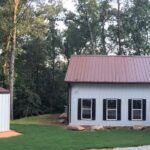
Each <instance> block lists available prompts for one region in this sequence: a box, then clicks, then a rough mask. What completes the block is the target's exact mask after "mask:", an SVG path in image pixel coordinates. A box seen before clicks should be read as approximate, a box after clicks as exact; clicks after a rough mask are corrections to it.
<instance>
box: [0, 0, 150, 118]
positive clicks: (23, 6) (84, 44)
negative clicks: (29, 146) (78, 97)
mask: <svg viewBox="0 0 150 150" xmlns="http://www.w3.org/2000/svg"><path fill="white" fill-rule="evenodd" d="M15 2H18V5H17V9H16V22H15V21H14V12H15V11H14V8H15V6H16V3H15ZM74 3H75V7H76V12H71V11H68V10H66V9H65V8H63V4H62V2H61V0H52V1H50V2H48V3H44V2H43V1H42V0H38V1H37V0H35V1H34V0H8V1H7V2H6V1H0V19H1V22H0V49H2V53H1V54H0V86H3V87H5V88H11V82H10V81H11V79H12V77H13V81H14V91H13V93H14V95H13V102H14V104H13V106H14V108H13V109H14V117H15V118H20V117H23V116H30V115H37V114H44V113H58V112H62V111H63V110H64V105H65V104H66V102H67V85H66V84H65V83H64V77H65V73H66V69H67V66H68V63H69V58H70V56H71V55H72V54H74V53H77V54H105V55H108V54H116V55H149V53H150V1H149V0H113V1H112V0H76V1H75V2H74ZM59 22H63V23H64V24H65V26H66V29H64V30H63V31H62V30H60V28H59V27H58V24H59ZM15 27H16V35H17V36H16V43H15V42H14V36H13V35H15V34H14V31H15ZM14 44H16V45H14ZM14 46H15V47H14ZM12 56H13V57H14V67H15V71H14V75H12V67H13V65H12V64H13V63H12V58H13V57H12Z"/></svg>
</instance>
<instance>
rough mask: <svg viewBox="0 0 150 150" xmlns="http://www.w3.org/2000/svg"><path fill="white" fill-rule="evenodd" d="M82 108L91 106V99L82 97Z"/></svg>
mask: <svg viewBox="0 0 150 150" xmlns="http://www.w3.org/2000/svg"><path fill="white" fill-rule="evenodd" d="M82 108H91V100H90V99H83V101H82Z"/></svg>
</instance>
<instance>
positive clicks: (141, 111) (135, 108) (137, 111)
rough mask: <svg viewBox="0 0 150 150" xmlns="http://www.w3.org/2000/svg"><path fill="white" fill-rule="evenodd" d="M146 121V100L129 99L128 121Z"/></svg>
mask: <svg viewBox="0 0 150 150" xmlns="http://www.w3.org/2000/svg"><path fill="white" fill-rule="evenodd" d="M145 119H146V100H145V99H129V120H145Z"/></svg>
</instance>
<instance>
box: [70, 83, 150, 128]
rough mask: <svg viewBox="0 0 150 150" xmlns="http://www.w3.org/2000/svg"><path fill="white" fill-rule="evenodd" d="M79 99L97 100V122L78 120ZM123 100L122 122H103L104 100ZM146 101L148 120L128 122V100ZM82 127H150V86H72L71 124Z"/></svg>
mask: <svg viewBox="0 0 150 150" xmlns="http://www.w3.org/2000/svg"><path fill="white" fill-rule="evenodd" d="M78 98H95V99H96V120H89V121H86V120H78V119H77V110H78V109H77V107H78V106H77V105H78ZM105 98H118V99H121V107H122V108H121V121H103V99H105ZM131 98H142V99H146V107H147V109H146V110H147V113H146V120H145V121H129V120H128V99H131ZM70 124H81V125H104V126H131V125H145V126H150V84H72V87H71V123H70Z"/></svg>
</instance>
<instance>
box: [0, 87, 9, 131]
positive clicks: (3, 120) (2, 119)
mask: <svg viewBox="0 0 150 150" xmlns="http://www.w3.org/2000/svg"><path fill="white" fill-rule="evenodd" d="M9 129H10V93H9V91H8V90H6V89H4V88H1V87H0V132H5V131H9Z"/></svg>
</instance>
